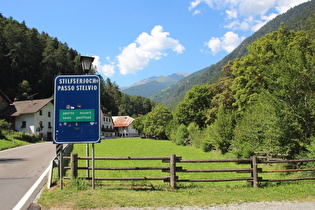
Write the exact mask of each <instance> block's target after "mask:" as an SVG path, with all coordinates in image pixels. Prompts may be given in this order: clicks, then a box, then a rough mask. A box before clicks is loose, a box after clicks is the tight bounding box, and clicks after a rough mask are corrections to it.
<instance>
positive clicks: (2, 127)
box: [0, 120, 12, 130]
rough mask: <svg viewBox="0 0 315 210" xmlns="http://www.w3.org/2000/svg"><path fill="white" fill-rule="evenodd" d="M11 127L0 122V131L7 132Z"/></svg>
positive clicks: (9, 124) (2, 121)
mask: <svg viewBox="0 0 315 210" xmlns="http://www.w3.org/2000/svg"><path fill="white" fill-rule="evenodd" d="M11 127H12V125H11V123H8V122H7V121H5V120H0V130H9V129H11Z"/></svg>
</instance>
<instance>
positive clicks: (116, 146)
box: [38, 138, 315, 209]
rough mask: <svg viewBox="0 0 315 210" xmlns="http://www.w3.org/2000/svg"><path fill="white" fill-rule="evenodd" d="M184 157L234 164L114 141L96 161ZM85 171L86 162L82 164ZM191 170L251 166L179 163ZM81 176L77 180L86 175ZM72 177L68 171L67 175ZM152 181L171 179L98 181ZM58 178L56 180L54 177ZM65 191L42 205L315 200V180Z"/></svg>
mask: <svg viewBox="0 0 315 210" xmlns="http://www.w3.org/2000/svg"><path fill="white" fill-rule="evenodd" d="M73 153H78V154H79V156H85V144H76V145H75V146H74V150H73ZM171 154H176V156H182V159H183V160H188V159H230V158H235V157H234V155H233V154H230V153H228V154H226V155H222V154H220V153H219V152H218V151H212V152H209V153H205V152H202V151H201V150H199V149H196V148H194V147H187V146H186V147H185V146H177V145H175V144H173V143H172V142H170V141H164V140H151V139H140V138H135V139H111V140H103V141H102V143H99V144H95V156H96V157H127V156H129V157H156V156H158V157H160V156H170V155H171ZM79 165H80V166H85V161H79ZM95 166H96V167H148V166H150V167H152V166H157V167H160V166H168V164H167V163H162V162H161V161H144V160H141V161H139V160H138V161H135V160H127V161H126V160H123V161H95ZM181 166H183V167H184V168H190V169H194V168H195V169H206V168H208V169H220V168H245V167H249V166H248V165H242V164H235V163H202V164H192V163H185V164H184V163H183V164H181ZM263 167H265V168H266V169H268V168H272V169H275V170H276V169H279V168H282V167H283V165H279V164H277V165H272V166H268V165H266V166H263ZM85 173H86V172H85V171H80V173H79V177H84V176H85ZM67 175H69V172H67V174H66V176H67ZM178 175H179V176H180V178H185V179H186V178H187V179H189V178H193V179H196V178H210V179H211V178H235V177H249V176H250V174H238V173H198V174H196V173H185V174H184V173H178ZM267 175H268V176H269V177H268V178H279V177H288V176H296V175H295V174H293V175H291V174H267ZM145 176H146V177H152V176H167V173H165V172H161V171H152V170H150V171H96V177H145ZM55 179H56V177H55ZM64 183H65V186H64V187H63V189H62V190H61V189H60V187H59V186H58V181H56V184H57V185H56V186H55V187H53V188H51V189H49V190H48V189H44V191H43V193H42V195H41V198H40V200H39V201H38V203H39V204H40V205H41V206H42V208H43V209H49V208H73V209H85V208H117V207H131V206H132V207H183V206H199V207H203V206H212V205H216V204H228V203H232V202H237V203H241V202H254V201H255V202H256V201H280V200H281V201H282V200H290V201H296V200H297V201H315V188H314V181H300V182H283V183H268V184H263V185H261V186H260V187H259V188H258V189H253V188H252V185H251V183H248V182H246V181H236V182H215V183H212V182H211V183H210V182H206V183H178V185H177V186H178V188H177V189H174V190H172V189H170V187H169V183H164V182H163V181H96V185H95V186H96V187H95V189H94V190H93V189H91V184H90V182H89V181H85V180H81V179H79V178H78V179H76V180H65V182H64Z"/></svg>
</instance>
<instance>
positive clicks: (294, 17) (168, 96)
mask: <svg viewBox="0 0 315 210" xmlns="http://www.w3.org/2000/svg"><path fill="white" fill-rule="evenodd" d="M314 13H315V0H311V1H309V2H305V3H302V4H300V5H298V6H296V7H294V8H291V9H290V10H288V11H287V12H286V13H284V14H281V15H278V16H277V17H275V18H274V19H273V20H271V21H269V22H268V23H267V24H265V25H264V26H263V27H262V28H260V29H259V30H258V31H256V32H255V33H254V34H253V35H251V36H250V37H248V38H246V39H245V40H244V41H243V42H242V43H241V44H240V45H239V46H238V47H237V48H236V49H235V50H233V51H232V52H231V53H230V54H228V55H227V56H225V57H224V58H223V59H222V60H221V61H219V62H218V63H216V64H213V65H211V66H209V67H206V68H204V69H201V70H199V71H196V72H194V73H192V74H191V75H189V76H187V77H185V78H183V79H181V80H180V81H178V82H177V83H176V84H174V85H172V86H170V87H168V88H166V89H163V90H161V91H160V92H158V93H156V94H154V95H153V96H151V97H149V98H150V99H151V100H154V101H157V102H160V103H163V104H165V105H166V106H168V107H170V108H171V109H174V108H175V107H176V105H177V104H178V103H179V102H180V101H182V100H183V98H184V96H185V93H186V92H187V91H188V90H190V89H191V88H192V87H193V86H194V85H198V84H199V85H202V84H211V83H215V82H217V81H218V80H219V78H220V77H221V76H222V75H221V70H222V68H223V67H224V66H225V65H227V64H228V62H229V61H232V60H234V59H235V58H240V57H242V56H244V55H246V54H247V46H248V45H250V44H252V43H253V42H254V41H256V40H258V39H259V38H261V37H263V36H264V35H265V34H267V33H270V32H273V31H275V30H277V29H278V28H279V27H280V23H282V22H283V23H284V24H285V26H286V28H287V29H288V30H294V31H297V30H307V29H309V27H312V26H307V25H306V24H305V23H306V20H307V19H308V18H310V17H311V16H312V15H313V14H314ZM313 27H314V26H313Z"/></svg>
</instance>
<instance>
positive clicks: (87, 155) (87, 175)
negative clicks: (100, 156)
mask: <svg viewBox="0 0 315 210" xmlns="http://www.w3.org/2000/svg"><path fill="white" fill-rule="evenodd" d="M85 150H86V151H85V154H86V157H89V156H90V148H89V144H88V143H87V144H86V145H85ZM86 167H87V169H86V177H87V178H89V177H90V170H89V167H90V160H88V159H87V160H86Z"/></svg>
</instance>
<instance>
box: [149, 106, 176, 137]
mask: <svg viewBox="0 0 315 210" xmlns="http://www.w3.org/2000/svg"><path fill="white" fill-rule="evenodd" d="M172 119H173V115H172V112H171V111H170V110H169V109H168V108H167V107H166V106H165V105H163V104H158V105H156V106H155V107H154V108H153V109H152V111H151V112H149V113H148V114H147V115H146V117H145V120H144V129H143V131H144V133H146V134H150V135H153V136H156V137H157V138H160V139H167V127H168V124H169V123H170V122H171V121H172Z"/></svg>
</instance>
